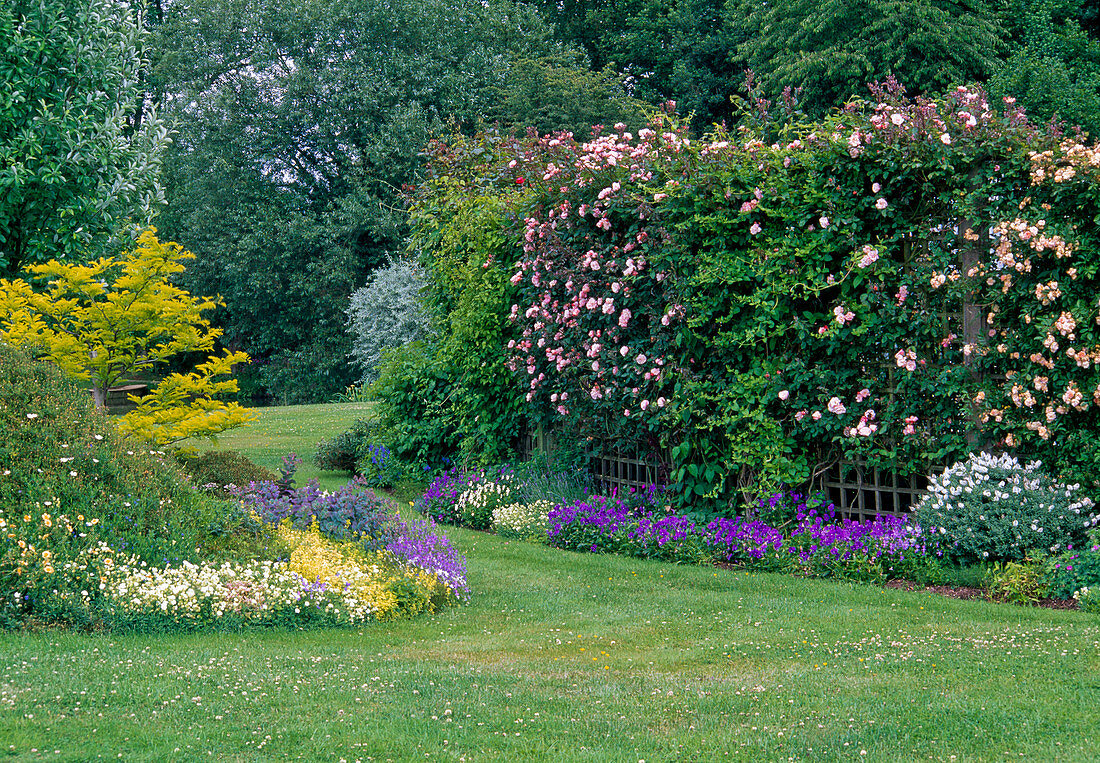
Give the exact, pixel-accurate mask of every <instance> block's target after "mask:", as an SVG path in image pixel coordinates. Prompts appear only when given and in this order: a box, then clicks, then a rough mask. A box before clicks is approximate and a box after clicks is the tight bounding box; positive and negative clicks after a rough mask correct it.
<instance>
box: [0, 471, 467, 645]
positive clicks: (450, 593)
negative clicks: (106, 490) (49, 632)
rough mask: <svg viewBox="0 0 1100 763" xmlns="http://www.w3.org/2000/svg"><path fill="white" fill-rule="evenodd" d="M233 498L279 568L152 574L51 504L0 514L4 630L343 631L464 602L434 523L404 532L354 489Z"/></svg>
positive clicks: (457, 568) (372, 498) (195, 566)
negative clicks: (31, 623)
mask: <svg viewBox="0 0 1100 763" xmlns="http://www.w3.org/2000/svg"><path fill="white" fill-rule="evenodd" d="M288 463H290V464H291V469H290V473H292V472H293V468H292V466H293V463H292V461H291V462H288ZM287 476H289V474H288V473H287V472H284V477H287ZM239 494H240V500H241V502H242V504H243V506H244V507H245V510H246V511H248V512H249V513H250V515H251V518H252V524H251V527H252V528H253V531H254V532H255V533H256V537H257V539H264V540H265V541H266V542H268V543H269V548H270V549H271V550H273V551H274V552H275V553H273V554H272V556H273V557H276V558H253V559H228V560H226V559H222V560H213V559H206V560H202V561H191V560H187V559H185V560H183V561H182V562H181V563H178V564H171V565H168V564H165V565H160V566H157V565H152V564H150V563H149V561H148V560H145V559H142V558H140V557H138V556H134V555H132V554H127V555H125V556H123V555H122V554H119V553H116V550H115V549H112V548H111V546H110V545H108V544H107V543H105V542H104V541H103V540H102V537H101V535H100V533H101V530H102V528H101V525H100V523H99V521H98V520H95V519H85V517H84V516H83V515H79V516H77V517H73V518H70V517H68V516H67V515H65V514H64V513H62V512H61V511H60V506H59V505H58V501H57V500H56V499H54V500H51V501H47V502H44V503H42V504H39V505H38V507H37V508H36V511H34V512H33V513H32V512H28V513H18V514H8V513H5V511H4V510H3V509H0V530H2V531H3V532H2V534H0V586H2V589H3V600H2V602H0V624H2V625H8V626H17V625H20V624H22V623H25V622H27V621H28V620H32V619H38V620H43V621H47V622H68V623H70V624H74V625H83V626H89V627H109V628H112V627H113V628H121V629H127V630H141V631H162V630H192V629H200V628H207V627H218V628H239V627H247V626H257V625H258V626H271V625H282V626H288V627H306V626H317V625H350V624H358V623H362V622H365V621H370V620H392V619H398V618H403V617H410V616H413V615H416V614H420V613H424V612H434V611H436V610H438V609H439V608H440V607H442V606H445V605H448V604H451V603H457V602H459V601H463V600H466V599H468V598H469V594H470V590H469V586H468V584H467V580H466V563H465V559H464V558H463V557H462V555H461V554H459V553H458V552H457V551H456V550H455V548H454V547H453V546H451V544H450V543H449V542H448V541H447V539H446V538H445V537H443V536H441V535H440V534H439V533H438V530H437V528H436V526H435V523H434V522H432V521H430V520H428V521H413V522H410V523H406V522H404V521H403V520H401V519H400V518H399V517H398V516H397V514H396V512H395V511H394V510H393V508H392V506H391V505H390V504H389V502H387V501H384V500H382V499H380V498H379V497H378V496H376V495H375V494H374V493H372V492H371V491H369V490H366V489H364V488H362V487H361V486H359V485H356V484H351V485H349V486H348V487H346V488H343V489H341V490H339V491H336V493H333V494H325V493H322V492H321V491H320V490H319V489H318V488H317V486H316V484H311V485H307V486H306V487H304V488H294V487H293V486H292V485H291V484H290V482H289V480H285V479H284V481H282V482H281V483H275V482H262V483H254V484H252V485H250V486H249V488H247V489H244V490H241V491H240V493H239Z"/></svg>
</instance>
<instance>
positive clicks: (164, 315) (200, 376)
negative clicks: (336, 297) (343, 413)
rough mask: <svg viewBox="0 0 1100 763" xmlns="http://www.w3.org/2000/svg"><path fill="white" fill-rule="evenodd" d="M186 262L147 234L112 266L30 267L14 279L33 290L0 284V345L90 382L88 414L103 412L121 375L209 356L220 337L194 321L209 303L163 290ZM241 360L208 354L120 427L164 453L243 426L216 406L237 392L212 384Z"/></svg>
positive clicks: (235, 408)
mask: <svg viewBox="0 0 1100 763" xmlns="http://www.w3.org/2000/svg"><path fill="white" fill-rule="evenodd" d="M190 257H193V255H191V254H190V253H189V252H186V251H184V250H183V248H182V247H181V246H179V245H178V244H175V243H171V242H169V243H161V242H160V241H158V240H157V237H156V232H155V231H154V230H152V229H148V230H145V231H143V232H142V233H141V234H140V235H139V236H138V239H137V245H136V247H135V248H134V250H133V251H132V252H130V253H128V254H126V255H123V256H120V257H101V258H99V259H97V260H96V261H95V262H92V263H90V264H88V265H81V264H71V263H62V262H58V261H57V260H51V261H50V262H47V263H44V264H40V265H30V266H28V267H27V268H26V269H25V271H24V272H25V273H26V275H27V277H28V278H30V279H35V278H41V279H43V280H44V281H45V284H44V286H43V287H41V288H35V287H34V286H32V285H31V283H30V282H29V281H28V280H22V279H16V280H11V281H9V280H6V279H3V280H0V339H4V340H6V341H8V342H10V343H11V344H14V345H19V346H22V347H24V348H26V349H27V350H29V351H31V352H33V353H34V354H36V355H38V356H40V357H42V358H44V359H46V360H49V361H51V362H53V363H56V364H57V365H58V366H60V367H61V368H62V369H64V370H65V371H67V372H68V373H70V374H72V375H73V376H75V377H77V378H80V379H87V380H90V381H91V383H92V395H93V397H94V399H95V403H96V406H97V407H99V408H104V407H106V402H107V393H108V390H109V389H110V388H111V387H113V386H115V385H116V384H117V383H118V382H119V381H120V380H122V379H125V378H127V377H128V376H130V375H131V374H133V373H135V372H137V371H142V370H147V369H149V368H152V367H153V366H155V365H156V364H158V363H162V362H164V361H166V360H168V359H169V358H173V357H175V356H177V355H180V354H182V353H190V352H200V353H212V352H213V350H214V344H215V341H216V340H217V338H218V337H219V336H220V335H221V331H220V330H219V329H215V328H211V327H210V324H209V321H208V320H207V319H206V317H205V316H204V315H203V313H205V312H208V311H210V310H212V309H213V308H214V306H215V305H216V304H217V301H216V300H215V299H213V298H209V297H194V296H192V295H191V294H188V293H187V292H186V291H184V290H183V289H181V288H180V287H178V286H176V285H175V284H174V283H173V280H174V279H175V278H176V277H177V276H178V275H179V274H180V273H181V272H183V270H184V267H183V264H182V263H181V260H184V259H187V258H190ZM247 361H248V355H247V354H245V353H243V352H226V353H224V354H223V355H221V356H216V355H213V354H212V355H211V356H210V357H209V359H208V360H206V361H205V362H204V363H201V364H200V365H199V366H198V367H197V369H196V371H195V372H192V373H189V374H180V373H174V374H170V375H169V376H168V377H166V378H165V379H164V380H163V381H162V382H161V383H160V384H159V385H158V386H157V387H156V388H155V389H154V390H153V391H152V393H151V395H150V396H148V397H146V398H145V399H143V400H142V401H141V403H140V405H139V407H138V408H137V410H135V411H132V412H131V413H129V414H127V415H126V416H125V417H124V418H123V423H122V428H123V429H124V430H127V431H130V432H132V433H135V434H139V435H141V436H143V437H144V438H145V439H148V440H151V441H153V442H156V443H158V444H166V443H169V442H174V441H176V440H181V439H185V438H187V437H195V436H213V435H215V434H217V433H219V432H221V431H224V430H226V429H229V428H232V427H235V426H239V425H241V424H243V423H245V422H247V421H250V420H253V419H254V418H255V415H254V414H251V413H249V412H247V411H246V410H245V409H244V408H242V407H241V406H240V405H239V404H237V403H223V402H220V401H218V400H217V399H216V398H217V396H218V395H221V394H225V393H232V392H235V391H236V389H237V383H236V382H235V381H233V380H232V379H224V378H219V377H225V376H226V375H228V374H229V373H230V372H231V370H232V366H233V365H234V364H236V363H245V362H247Z"/></svg>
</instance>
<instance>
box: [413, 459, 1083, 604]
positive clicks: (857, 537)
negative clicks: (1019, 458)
mask: <svg viewBox="0 0 1100 763" xmlns="http://www.w3.org/2000/svg"><path fill="white" fill-rule="evenodd" d="M968 469H969V470H977V472H978V473H980V474H981V475H982V476H991V477H994V478H996V479H1001V480H1005V481H1007V482H1005V484H1009V483H1011V484H1012V485H1015V484H1016V483H1017V482H1019V483H1020V484H1019V485H1017V491H1016V492H1015V493H1012V492H1011V489H1009V495H1013V496H1022V497H1023V498H1026V499H1027V501H1024V503H1025V504H1027V505H1021V506H1012V505H1011V501H1010V500H1008V499H1007V498H1006V497H1005V496H1003V495H1001V493H1000V492H996V491H995V490H994V489H992V488H991V489H988V490H985V491H984V492H985V493H988V495H983V494H982V492H983V491H981V490H979V491H977V492H976V493H974V494H973V495H971V493H970V492H967V493H966V496H967V497H966V498H963V497H961V496H960V495H955V496H954V497H953V498H952V500H953V501H954V502H956V503H960V502H963V501H967V500H968V501H969V502H970V504H972V505H973V506H974V507H978V508H976V509H975V512H976V516H977V517H979V518H980V519H981V521H982V522H984V523H985V524H984V526H983V527H984V531H985V536H986V537H984V539H983V537H982V536H978V535H976V532H975V531H974V529H973V528H972V527H970V526H969V525H966V524H965V523H962V524H959V526H958V527H953V528H948V527H945V526H944V525H943V524H930V525H929V526H930V527H932V529H933V530H934V532H926V531H925V529H923V528H922V526H921V525H920V524H918V522H917V521H914V519H915V517H923V516H926V515H927V516H938V515H939V514H938V513H937V512H939V511H940V509H942V508H943V506H942V504H943V503H944V501H943V500H942V495H941V494H942V493H943V492H944V491H942V490H941V489H940V483H941V482H942V483H944V484H945V485H946V484H948V483H949V482H951V480H957V478H958V476H959V475H960V474H963V473H964V472H966V470H968ZM937 479H938V481H935V482H934V485H933V487H934V489H933V491H932V492H931V493H930V494H929V496H928V498H927V499H926V504H927V505H922V507H921V508H920V509H918V513H917V514H916V515H914V517H896V516H878V517H875V518H874V519H872V520H865V521H854V520H850V519H843V518H841V517H840V516H838V513H837V510H836V507H835V506H833V505H832V504H831V503H828V502H827V501H826V500H824V499H823V498H822V497H821V496H819V495H818V496H804V495H801V494H799V493H793V492H778V493H775V494H772V495H770V496H766V497H764V498H761V499H759V500H758V501H757V503H756V504H755V506H753V507H751V509H749V510H748V511H747V512H746V514H744V515H742V516H734V517H726V516H718V517H714V518H712V519H711V520H710V521H709V522H705V523H699V522H697V521H696V517H693V516H690V515H681V514H676V513H674V512H673V511H671V510H670V509H669V508H668V507H667V506H666V505H665V503H664V498H665V495H664V494H663V493H662V492H661V491H658V490H656V489H654V488H651V489H649V490H646V491H641V492H632V493H629V494H627V495H623V496H618V495H612V496H603V495H591V494H589V495H586V496H584V497H583V498H579V499H575V500H561V501H552V500H547V499H546V498H541V497H538V495H537V491H534V492H533V491H531V490H530V486H529V484H528V482H527V481H525V480H522V479H517V478H516V476H515V473H514V470H511V469H507V468H505V469H498V470H495V471H489V472H486V471H484V470H482V471H477V472H462V471H459V470H452V471H450V472H447V473H446V474H443V475H440V476H439V477H438V478H437V479H436V480H435V481H434V482H433V483H432V485H431V486H430V487H429V488H428V490H427V491H426V492H425V494H424V496H423V497H422V498H421V500H420V502H419V507H420V509H421V510H423V511H425V512H428V513H431V515H432V516H435V517H439V518H441V519H448V520H450V521H452V522H455V523H458V524H468V525H471V524H472V523H471V522H470V519H471V518H472V517H473V516H474V515H473V514H472V513H470V512H466V511H460V510H458V509H457V508H456V507H461V506H468V505H471V504H477V503H479V502H480V501H483V499H484V496H487V495H494V496H496V495H504V494H506V495H507V496H508V497H509V498H512V499H514V498H515V497H516V496H519V495H525V496H527V500H526V501H522V500H512V501H511V502H509V503H506V504H504V505H500V506H498V507H497V508H496V509H494V511H493V515H492V527H491V529H492V530H493V531H495V532H497V533H498V534H500V535H501V536H503V537H508V538H520V539H525V540H532V541H537V542H542V543H546V544H548V545H551V546H554V547H557V548H561V549H565V550H570V551H578V552H583V553H618V554H625V555H629V556H636V557H641V558H646V559H658V560H662V561H670V562H675V563H693V564H694V563H712V564H731V565H737V566H741V567H745V568H748V569H757V570H766V571H778V572H788V573H793V574H798V575H804V576H812V577H831V578H843V579H850V580H860V581H872V582H878V583H883V582H886V581H889V580H895V579H906V580H911V581H918V582H921V583H942V582H948V581H947V578H948V577H950V575H951V574H952V572H951V570H952V565H955V564H957V563H959V562H960V558H958V557H957V555H954V554H952V553H951V551H952V550H953V549H956V548H958V547H959V546H960V545H962V541H957V540H956V536H958V537H965V538H966V542H967V543H969V544H970V545H971V546H974V547H975V548H977V547H978V546H982V545H983V544H984V547H987V548H989V549H991V552H987V553H985V554H984V556H983V555H982V549H981V548H978V555H979V558H981V559H985V558H989V556H990V553H992V554H993V558H994V559H996V560H998V562H999V564H1000V566H988V565H987V566H984V567H983V566H981V565H979V568H980V569H981V571H982V573H983V574H984V575H985V579H986V581H987V585H988V587H989V589H990V592H991V595H993V596H998V597H1000V598H1001V599H1002V600H1020V601H1036V600H1038V599H1039V598H1041V596H1040V595H1039V594H1042V595H1047V594H1052V595H1057V596H1060V597H1061V598H1062V599H1063V600H1066V601H1073V600H1074V599H1076V600H1077V601H1079V602H1082V603H1081V607H1082V609H1090V608H1092V607H1093V603H1094V602H1093V599H1094V598H1095V597H1096V595H1095V594H1094V593H1092V591H1094V590H1100V526H1098V524H1097V518H1096V517H1095V516H1094V515H1093V514H1091V510H1092V508H1093V506H1092V502H1091V501H1089V500H1088V499H1085V498H1079V497H1075V490H1076V486H1065V485H1061V484H1060V483H1058V482H1056V481H1054V480H1051V479H1050V478H1048V477H1041V473H1040V472H1039V471H1038V465H1036V464H1027V465H1020V464H1019V463H1018V462H1016V461H1014V460H1012V459H1009V458H1006V457H1001V458H998V459H992V458H990V457H985V456H982V457H974V458H971V459H969V460H968V461H966V462H961V463H960V465H959V466H958V467H954V468H953V469H951V470H948V472H946V473H945V475H944V476H943V477H941V478H937ZM967 484H970V483H969V482H968V483H967ZM991 484H994V485H996V484H1001V483H991ZM1002 487H1003V485H1002ZM972 490H973V488H972ZM983 500H988V501H990V502H992V503H994V504H996V505H997V510H998V512H999V513H997V514H994V511H993V509H992V508H989V509H982V508H981V501H983ZM502 502H503V499H502ZM952 505H954V504H952ZM1057 507H1060V509H1059V510H1058V511H1056V510H1055V509H1056V508H1057ZM1032 509H1036V510H1040V511H1041V512H1042V514H1043V521H1044V522H1045V523H1046V524H1049V525H1050V526H1051V527H1055V526H1058V527H1061V528H1062V531H1061V532H1060V533H1058V534H1054V533H1049V532H1048V533H1047V536H1049V537H1047V538H1045V540H1046V541H1048V542H1049V541H1053V542H1054V545H1052V546H1050V547H1049V548H1042V549H1040V548H1037V547H1036V546H1034V545H1026V544H1024V545H1021V544H1019V543H1017V544H1014V545H1011V546H1006V547H1005V549H1000V547H999V546H998V545H997V543H998V542H999V541H998V539H999V538H1001V536H1002V535H1004V533H1003V532H1000V530H998V524H997V523H998V522H999V524H1000V525H1003V526H1004V527H1003V528H1002V529H1005V532H1010V531H1011V526H1012V521H1013V519H1014V518H1016V517H1020V516H1028V512H1030V511H1031V510H1032ZM982 511H984V512H986V513H984V514H983V513H980V512H982ZM987 514H988V517H987ZM994 520H996V521H994ZM1016 522H1017V524H1018V523H1019V520H1018V519H1016ZM1090 527H1092V528H1093V529H1091V530H1088V528H1090ZM475 529H484V527H483V525H482V524H481V519H480V518H478V524H477V525H476V526H475ZM1086 531H1088V533H1090V534H1091V535H1092V539H1091V540H1090V541H1089V543H1090V544H1091V546H1084V547H1080V548H1081V549H1083V550H1074V546H1073V541H1081V540H1083V539H1084V538H1085V536H1086ZM1037 535H1039V536H1041V535H1042V534H1037ZM995 541H996V542H995ZM1002 545H1003V544H1002ZM945 549H946V550H945ZM1016 549H1022V550H1023V551H1026V552H1028V553H1030V554H1033V556H1029V557H1028V559H1027V560H1026V561H1022V562H1021V561H1016V560H1015V557H1013V556H1011V555H1007V554H1008V552H1010V551H1012V552H1013V553H1014V552H1015V550H1016ZM1002 552H1003V553H1002ZM1041 553H1049V554H1054V556H1050V557H1046V556H1041V555H1040V554H1041ZM961 561H962V563H964V564H966V563H967V562H968V561H969V560H968V559H966V558H961ZM1006 570H1007V571H1006ZM1020 580H1026V581H1030V582H1029V583H1028V585H1029V586H1030V588H1029V589H1028V590H1027V591H1026V596H1025V595H1023V594H1019V595H1018V592H1017V591H1016V589H1018V588H1019V587H1020V585H1021V584H1020V582H1019V581H1020Z"/></svg>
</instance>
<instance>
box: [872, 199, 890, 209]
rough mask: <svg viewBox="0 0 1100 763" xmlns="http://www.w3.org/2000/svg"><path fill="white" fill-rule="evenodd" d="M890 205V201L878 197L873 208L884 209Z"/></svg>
mask: <svg viewBox="0 0 1100 763" xmlns="http://www.w3.org/2000/svg"><path fill="white" fill-rule="evenodd" d="M888 206H890V203H889V202H888V201H886V199H879V200H878V201H876V202H875V209H886V208H887V207H888Z"/></svg>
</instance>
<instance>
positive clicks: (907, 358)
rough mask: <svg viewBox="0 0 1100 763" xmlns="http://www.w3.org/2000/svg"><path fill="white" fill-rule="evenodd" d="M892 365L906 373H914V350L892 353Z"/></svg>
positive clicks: (915, 363)
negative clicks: (894, 364)
mask: <svg viewBox="0 0 1100 763" xmlns="http://www.w3.org/2000/svg"><path fill="white" fill-rule="evenodd" d="M894 363H896V364H897V366H898V368H904V369H905V370H906V371H916V370H917V353H916V352H915V351H914V350H898V351H897V352H895V353H894Z"/></svg>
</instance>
